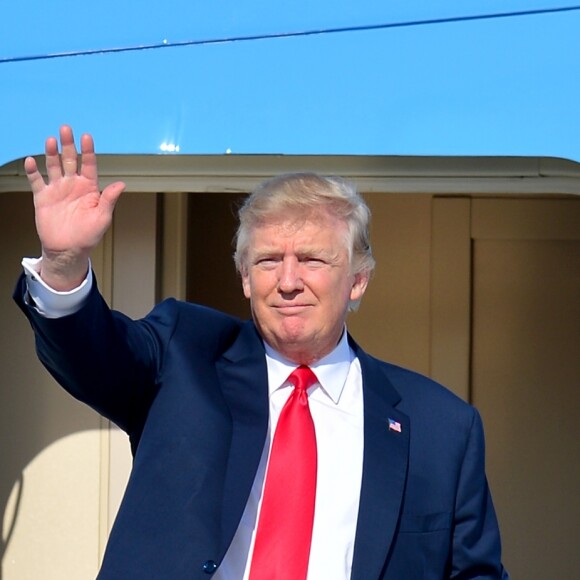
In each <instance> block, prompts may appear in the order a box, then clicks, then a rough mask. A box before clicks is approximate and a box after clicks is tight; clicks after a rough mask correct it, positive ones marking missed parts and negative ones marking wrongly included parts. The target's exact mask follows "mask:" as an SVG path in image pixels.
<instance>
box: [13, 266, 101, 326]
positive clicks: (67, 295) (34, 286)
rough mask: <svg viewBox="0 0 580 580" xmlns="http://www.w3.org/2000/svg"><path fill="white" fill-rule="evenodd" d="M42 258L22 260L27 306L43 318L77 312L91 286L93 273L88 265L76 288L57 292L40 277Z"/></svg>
mask: <svg viewBox="0 0 580 580" xmlns="http://www.w3.org/2000/svg"><path fill="white" fill-rule="evenodd" d="M41 262H42V258H23V260H22V267H23V268H24V274H25V276H26V285H27V287H28V296H27V297H26V299H25V300H26V302H27V304H31V301H32V302H33V304H32V306H33V307H34V308H36V310H37V311H38V313H39V314H41V315H42V316H44V317H45V318H61V317H63V316H68V315H69V314H74V313H75V312H78V311H79V310H80V309H81V308H82V307H83V305H84V303H85V301H86V299H87V297H88V295H89V293H90V291H91V288H92V286H93V272H92V270H91V268H90V264H89V273H88V275H87V277H86V278H85V280H84V281H83V282H82V284H81V285H80V286H78V288H75V289H74V290H68V291H67V292H58V291H57V290H53V289H52V288H51V287H50V286H48V285H47V284H46V283H45V282H44V280H42V278H41V277H40V275H39V273H40V263H41Z"/></svg>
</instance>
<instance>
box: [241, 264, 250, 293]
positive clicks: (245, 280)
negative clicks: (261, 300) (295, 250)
mask: <svg viewBox="0 0 580 580" xmlns="http://www.w3.org/2000/svg"><path fill="white" fill-rule="evenodd" d="M241 275H242V288H243V290H244V296H245V297H246V298H248V300H249V299H250V297H251V296H252V292H251V284H250V275H249V274H248V269H247V268H242V271H241Z"/></svg>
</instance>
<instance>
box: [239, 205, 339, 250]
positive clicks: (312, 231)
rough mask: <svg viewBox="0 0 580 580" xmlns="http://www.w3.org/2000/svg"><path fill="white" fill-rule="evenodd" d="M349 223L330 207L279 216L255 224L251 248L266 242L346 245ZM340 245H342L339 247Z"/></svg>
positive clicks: (273, 243)
mask: <svg viewBox="0 0 580 580" xmlns="http://www.w3.org/2000/svg"><path fill="white" fill-rule="evenodd" d="M346 233H347V225H346V223H345V222H344V221H343V220H341V219H339V218H337V217H336V216H334V215H332V214H330V213H329V212H328V211H323V210H314V211H311V212H309V213H308V214H302V215H290V216H275V217H271V218H269V219H266V220H263V221H261V222H260V223H258V224H255V225H254V227H253V228H252V230H251V235H250V249H252V248H256V247H257V246H262V245H273V246H278V245H283V244H284V245H285V244H288V243H291V244H298V245H311V244H314V245H325V246H338V247H340V246H342V245H344V243H345V240H346ZM337 249H338V248H337Z"/></svg>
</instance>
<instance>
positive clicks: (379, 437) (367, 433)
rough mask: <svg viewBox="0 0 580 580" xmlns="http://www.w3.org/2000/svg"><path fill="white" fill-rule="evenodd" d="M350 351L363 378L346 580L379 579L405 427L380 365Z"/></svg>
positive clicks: (400, 486) (399, 489)
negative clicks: (359, 461)
mask: <svg viewBox="0 0 580 580" xmlns="http://www.w3.org/2000/svg"><path fill="white" fill-rule="evenodd" d="M352 346H353V348H354V350H355V352H356V354H357V356H358V358H359V360H360V363H361V369H362V377H363V397H364V457H363V477H362V488H361V497H360V506H359V514H358V522H357V531H356V538H355V547H354V555H353V565H352V574H351V579H352V580H368V579H369V578H379V577H380V576H381V571H382V570H383V568H384V566H385V562H386V560H387V557H388V554H389V551H390V549H391V544H392V542H393V539H394V537H395V532H396V528H397V524H398V521H399V515H400V512H401V507H402V501H403V494H404V490H405V483H406V479H407V464H408V457H409V439H410V422H409V418H408V417H407V415H405V414H403V413H401V412H399V411H397V410H396V409H395V405H396V404H397V403H398V402H399V400H400V396H399V394H398V393H397V391H396V390H395V388H394V387H393V386H392V384H391V383H390V381H389V380H388V378H387V376H386V375H385V373H384V372H383V370H382V368H381V366H380V364H379V363H378V362H377V361H376V360H374V359H373V358H371V357H369V356H368V355H367V354H365V353H364V352H363V351H362V350H361V349H360V348H359V347H358V346H357V345H356V344H352ZM389 420H391V421H393V423H392V425H391V426H390V425H389Z"/></svg>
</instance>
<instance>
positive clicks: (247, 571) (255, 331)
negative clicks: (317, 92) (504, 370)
mask: <svg viewBox="0 0 580 580" xmlns="http://www.w3.org/2000/svg"><path fill="white" fill-rule="evenodd" d="M60 139H61V144H62V154H61V155H60V156H59V153H58V143H57V141H56V140H55V139H53V138H51V139H48V140H47V143H46V165H47V172H48V183H45V182H44V180H43V178H42V177H41V175H40V174H39V172H38V169H37V167H36V163H35V161H34V160H33V159H32V158H28V159H27V160H26V161H25V169H26V173H27V175H28V179H29V181H30V184H31V188H32V191H33V194H34V200H35V209H36V223H37V230H38V234H39V238H40V241H41V244H42V257H41V259H40V260H29V261H25V262H24V267H25V270H26V276H25V277H23V278H22V279H21V281H20V283H19V286H18V287H17V290H16V293H15V297H16V300H17V301H18V303H19V304H20V306H21V308H22V309H23V310H24V312H25V313H26V315H27V316H28V318H29V320H30V321H31V323H32V325H33V327H34V329H35V332H36V337H37V347H38V354H39V356H40V358H41V360H42V361H43V363H44V364H45V365H46V366H47V368H48V369H49V370H50V372H51V373H52V374H53V375H54V376H55V377H56V379H57V380H58V381H59V382H60V383H61V384H62V385H63V386H64V387H65V388H66V389H67V390H68V391H69V392H70V393H71V394H73V395H74V396H75V397H77V398H79V399H80V400H82V401H85V402H86V403H88V404H89V405H91V406H92V407H93V408H94V409H96V410H97V411H98V412H100V413H102V414H103V415H105V416H106V417H108V418H110V419H111V420H112V421H114V422H115V423H117V424H118V425H119V426H120V427H121V428H122V429H124V430H125V431H126V432H127V433H128V434H129V437H130V441H131V446H132V450H133V453H134V465H133V470H132V474H131V478H130V481H129V484H128V486H127V491H126V494H125V497H124V500H123V503H122V505H121V508H120V511H119V514H118V516H117V519H116V522H115V525H114V527H113V530H112V533H111V537H110V540H109V544H108V547H107V551H106V554H105V558H104V562H103V566H102V569H101V573H100V576H99V577H100V578H103V579H123V580H125V579H139V580H143V579H145V580H146V579H171V580H179V579H182V578H207V577H209V576H210V575H212V576H213V577H214V578H218V579H220V580H232V579H235V580H239V579H246V578H249V579H250V580H260V579H270V580H282V579H284V578H287V579H288V580H290V579H296V580H297V579H299V578H300V579H304V578H306V577H307V578H309V579H310V580H327V579H330V580H341V579H347V578H352V579H353V580H373V579H389V580H395V579H397V580H401V579H404V580H414V579H444V578H454V579H468V578H486V579H499V578H507V574H506V572H505V571H504V569H503V567H502V565H501V554H500V551H501V550H500V540H499V531H498V526H497V521H496V517H495V513H494V509H493V505H492V502H491V498H490V495H489V491H488V487H487V482H486V477H485V469H484V443H483V432H482V426H481V420H480V418H479V415H478V414H477V412H476V411H475V410H474V409H473V408H472V407H470V406H469V405H467V404H465V403H464V402H462V401H460V400H459V399H458V398H457V397H455V396H454V395H452V394H451V393H450V392H448V391H447V390H445V389H444V388H442V387H440V386H439V385H437V384H435V383H433V382H432V381H431V380H429V379H427V378H425V377H422V376H420V375H417V374H416V373H413V372H410V371H407V370H404V369H401V368H398V367H395V366H393V365H390V364H387V363H384V362H381V361H378V360H376V359H374V358H372V357H370V356H369V355H367V354H366V353H365V352H364V351H363V350H362V349H361V348H360V347H359V346H358V345H357V344H356V343H355V342H354V340H353V339H352V338H351V337H350V336H349V335H348V334H347V332H346V329H345V320H346V317H347V312H348V310H349V309H352V308H355V307H356V306H357V304H358V302H359V301H360V300H361V298H362V297H363V295H364V292H365V290H366V287H367V284H368V282H369V278H370V275H371V272H372V269H373V267H374V261H373V258H372V254H371V250H370V245H369V241H368V220H369V212H368V209H367V207H366V205H365V204H364V202H363V201H362V199H361V198H360V197H359V196H358V194H357V193H356V192H355V191H354V190H353V188H352V187H350V186H349V185H348V184H346V183H344V182H343V181H341V180H339V179H337V178H326V177H321V176H317V175H311V174H305V175H290V176H282V177H280V178H275V179H274V180H272V181H270V182H266V183H265V184H263V185H261V186H260V187H258V189H257V190H256V191H255V192H254V193H253V194H252V196H250V197H249V198H248V200H247V202H246V204H245V205H244V207H243V208H242V209H241V212H240V228H239V231H238V236H237V248H236V254H235V260H236V265H237V267H238V269H239V271H240V274H241V278H242V287H243V291H244V294H245V296H246V297H247V298H248V299H249V300H250V304H251V309H252V315H253V320H252V321H248V322H242V321H240V320H238V319H235V318H232V317H230V316H228V315H226V314H223V313H220V312H216V311H213V310H211V309H207V308H204V307H200V306H196V305H191V304H184V303H180V302H177V301H174V300H169V301H166V302H164V303H162V304H161V305H159V306H157V307H156V308H155V309H154V310H153V312H152V313H151V314H150V315H149V316H147V317H146V318H145V319H143V320H140V321H132V320H129V319H128V318H126V317H125V316H123V315H122V314H120V313H117V312H111V311H110V310H109V308H108V307H107V305H106V304H105V303H104V301H103V299H102V298H101V296H100V295H99V293H98V290H97V287H96V282H95V281H94V280H93V279H92V274H91V272H90V262H89V257H90V253H91V250H92V249H93V248H94V247H95V245H96V244H97V243H98V242H99V240H100V239H101V237H102V236H103V234H104V232H105V231H106V229H107V228H108V226H109V225H110V223H111V219H112V213H113V208H114V205H115V202H116V200H117V199H118V197H119V195H120V194H121V192H122V190H123V187H124V185H123V184H122V183H115V184H112V185H110V186H108V187H107V188H105V190H104V191H103V192H102V193H100V192H99V190H98V187H97V168H96V159H95V154H94V148H93V142H92V139H91V137H90V136H88V135H84V136H83V137H82V139H81V150H82V163H81V164H80V169H78V167H77V166H78V163H77V152H76V148H75V144H74V140H73V136H72V131H71V129H70V128H69V127H62V128H61V132H60Z"/></svg>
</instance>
